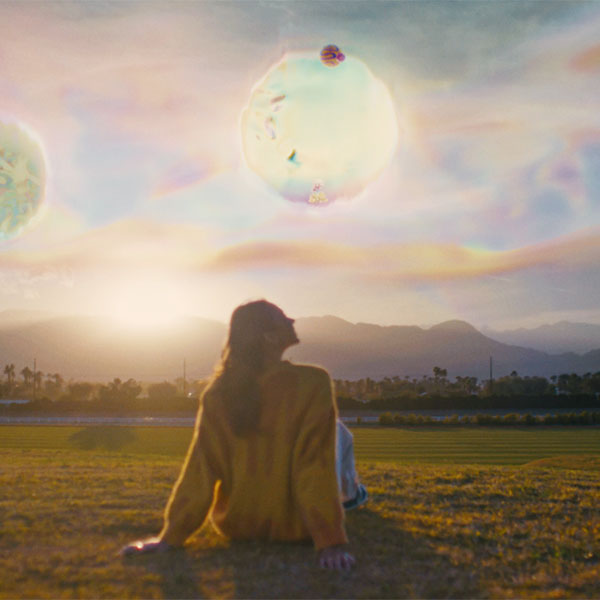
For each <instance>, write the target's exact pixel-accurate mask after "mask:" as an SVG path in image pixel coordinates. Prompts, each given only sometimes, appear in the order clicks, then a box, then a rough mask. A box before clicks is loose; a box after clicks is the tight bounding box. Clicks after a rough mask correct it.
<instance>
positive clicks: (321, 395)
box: [292, 369, 348, 566]
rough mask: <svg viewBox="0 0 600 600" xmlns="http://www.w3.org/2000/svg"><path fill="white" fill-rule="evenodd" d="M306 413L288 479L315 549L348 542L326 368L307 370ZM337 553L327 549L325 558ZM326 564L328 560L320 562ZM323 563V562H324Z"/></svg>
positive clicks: (331, 396)
mask: <svg viewBox="0 0 600 600" xmlns="http://www.w3.org/2000/svg"><path fill="white" fill-rule="evenodd" d="M311 379H312V381H311V382H310V383H311V385H309V386H307V387H306V391H303V393H304V394H306V395H307V396H308V397H305V398H299V399H298V401H300V402H306V403H307V409H306V415H305V418H304V419H303V423H302V427H301V430H300V432H299V434H298V437H297V439H296V442H295V445H294V452H293V467H292V468H293V472H292V482H293V489H294V496H295V499H296V502H297V503H298V505H299V508H300V511H301V514H302V517H303V519H304V522H305V524H306V526H307V528H308V530H309V532H310V534H311V536H312V538H313V541H314V543H315V547H316V549H317V550H319V551H321V553H322V552H323V551H324V549H326V548H327V549H330V548H331V547H337V546H340V545H342V544H345V543H347V542H348V538H347V537H346V532H345V530H344V514H343V510H342V506H341V502H340V497H339V490H338V482H337V475H336V471H335V436H336V417H337V411H336V408H335V403H334V399H333V393H332V387H331V380H330V378H329V375H328V374H327V372H326V371H323V370H321V369H318V370H317V369H315V370H314V371H311ZM332 553H333V554H336V555H337V551H333V550H328V551H327V552H326V553H325V556H326V557H329V556H332ZM324 562H325V563H327V564H329V563H330V561H329V559H328V558H327V560H325V561H324ZM325 566H327V565H325Z"/></svg>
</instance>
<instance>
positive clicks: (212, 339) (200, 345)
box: [0, 312, 600, 381]
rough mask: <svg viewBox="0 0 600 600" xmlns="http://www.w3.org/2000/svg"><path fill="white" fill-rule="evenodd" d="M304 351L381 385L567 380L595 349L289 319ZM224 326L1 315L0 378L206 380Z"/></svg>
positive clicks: (594, 357) (467, 329) (311, 359)
mask: <svg viewBox="0 0 600 600" xmlns="http://www.w3.org/2000/svg"><path fill="white" fill-rule="evenodd" d="M296 329H297V331H298V336H299V338H300V340H301V343H300V344H299V345H298V346H294V347H293V348H290V349H289V350H288V351H287V353H286V357H287V358H290V359H292V360H293V361H295V362H308V363H315V364H320V365H322V366H324V367H326V368H327V369H329V371H330V372H331V374H332V376H333V377H335V378H342V379H359V378H362V377H371V378H382V377H385V376H393V375H399V376H400V377H404V376H405V375H409V376H411V377H421V376H422V375H430V374H431V373H432V369H433V367H434V366H439V367H442V368H445V369H447V370H448V375H449V376H450V377H451V378H453V377H454V376H456V375H471V376H475V377H478V378H480V379H486V378H487V377H488V376H489V357H490V356H493V363H494V376H495V377H500V376H502V375H507V374H509V373H510V372H511V371H513V370H514V371H517V372H518V373H519V374H520V375H543V376H546V377H549V376H551V375H558V374H560V373H565V372H569V373H571V372H576V373H580V374H583V373H586V372H596V371H600V349H599V350H595V351H593V352H588V353H586V354H584V355H578V354H575V353H572V352H570V353H563V354H560V355H550V354H547V353H544V352H540V351H538V350H533V349H528V348H524V347H520V346H514V345H508V344H504V343H501V342H499V341H496V340H493V339H491V338H490V337H487V336H485V335H483V334H482V333H481V332H479V331H477V329H475V328H474V327H473V326H471V325H469V324H468V323H466V322H464V321H447V322H445V323H440V324H438V325H434V326H433V327H430V328H429V329H423V328H421V327H416V326H380V325H373V324H368V323H356V324H353V323H350V322H348V321H344V320H343V319H340V318H338V317H333V316H325V317H309V318H300V319H298V320H297V321H296ZM225 336H226V326H225V324H223V323H220V322H217V321H211V320H207V319H201V318H196V317H189V318H187V319H185V320H183V321H182V322H181V323H180V324H179V325H178V326H177V327H175V328H174V329H173V330H171V331H169V332H166V331H146V332H137V333H136V334H134V333H133V332H129V333H127V332H125V331H123V330H119V328H118V327H117V325H116V324H115V323H113V322H111V321H110V320H108V319H106V318H103V317H81V316H79V317H75V316H73V317H56V316H54V317H47V316H45V315H39V314H36V315H35V318H34V317H33V316H32V315H29V316H27V318H26V315H18V314H12V315H10V314H6V312H5V313H0V376H2V370H3V368H4V365H5V364H7V363H9V362H12V363H14V364H15V365H16V367H17V370H19V371H20V369H21V368H23V367H24V366H25V365H29V366H30V367H31V366H32V365H33V359H34V358H36V359H37V366H38V369H40V370H41V371H43V372H44V373H54V372H58V373H60V374H61V375H63V377H65V378H67V379H69V378H72V379H75V380H88V381H109V380H112V379H113V378H114V377H119V378H121V379H128V378H129V377H133V378H134V379H137V380H141V381H162V380H164V379H167V380H173V379H175V378H176V377H179V376H181V374H182V371H183V360H184V359H186V361H187V373H188V376H189V377H190V378H191V377H194V378H200V377H205V376H207V375H208V374H210V373H211V371H212V369H213V367H214V365H215V364H216V362H217V361H218V359H219V356H220V353H221V348H222V346H223V343H224V341H225Z"/></svg>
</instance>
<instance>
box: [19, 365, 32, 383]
mask: <svg viewBox="0 0 600 600" xmlns="http://www.w3.org/2000/svg"><path fill="white" fill-rule="evenodd" d="M21 375H23V382H24V383H25V386H28V385H29V382H30V381H31V378H32V377H33V371H32V370H31V369H30V368H29V367H24V368H23V369H21Z"/></svg>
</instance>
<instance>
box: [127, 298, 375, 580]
mask: <svg viewBox="0 0 600 600" xmlns="http://www.w3.org/2000/svg"><path fill="white" fill-rule="evenodd" d="M293 323H294V321H293V319H289V318H288V317H286V316H285V314H284V313H283V311H281V310H280V309H279V308H278V307H277V306H275V305H274V304H270V303H269V302H266V301H265V300H259V301H257V302H250V303H248V304H245V305H242V306H239V307H238V308H237V309H236V310H235V311H234V313H233V315H232V317H231V323H230V328H229V337H228V340H227V344H226V346H225V349H224V350H223V355H222V360H221V364H220V366H219V367H218V368H217V370H216V371H215V374H214V376H213V378H212V380H211V382H210V384H209V385H208V387H207V389H206V390H205V392H204V394H203V397H202V402H201V406H200V410H199V412H198V417H197V420H196V426H195V431H194V437H193V439H192V443H191V446H190V449H189V451H188V454H187V458H186V460H185V463H184V466H183V469H182V472H181V475H180V476H179V479H178V481H177V483H176V484H175V487H174V489H173V492H172V494H171V498H170V499H169V502H168V504H167V508H166V511H165V521H164V527H163V529H162V531H161V532H160V534H159V535H158V536H157V537H155V538H151V539H148V540H145V541H140V542H135V543H133V544H131V545H129V546H127V547H126V548H124V550H123V553H124V554H125V555H135V554H140V553H145V552H151V551H162V550H167V549H170V548H173V547H178V546H182V545H183V544H184V542H185V541H186V539H187V538H188V537H189V536H190V535H191V534H192V533H194V531H196V530H197V529H198V528H199V527H200V526H201V525H202V524H203V523H204V521H205V519H206V517H207V516H208V513H209V511H210V512H211V514H210V518H211V521H212V523H213V525H214V526H215V528H216V529H217V530H218V531H219V532H220V533H222V534H224V535H226V536H228V537H230V538H232V539H267V540H278V541H296V540H305V539H309V538H312V540H313V542H314V545H315V547H316V549H317V551H318V553H319V564H320V565H321V566H322V567H325V568H332V569H349V568H350V567H351V566H352V565H353V564H354V558H353V557H352V555H350V554H349V553H348V552H346V551H345V549H344V545H345V544H346V543H347V542H348V539H347V537H346V532H345V530H344V516H343V510H342V502H344V507H345V508H347V509H348V508H353V507H354V506H358V505H359V504H362V503H363V502H365V501H366V497H367V494H366V491H365V488H364V487H363V486H362V485H360V484H359V483H358V479H357V477H356V473H355V470H354V456H353V451H352V435H351V434H350V432H349V431H348V430H347V429H346V428H345V427H344V426H343V425H342V424H341V422H339V421H337V411H336V406H335V401H334V399H333V394H332V386H331V380H330V378H329V375H328V373H327V372H326V371H325V370H323V369H320V368H318V367H313V366H307V365H293V364H291V363H290V362H288V361H283V360H282V359H281V357H282V354H283V352H284V351H285V350H286V348H289V347H290V346H292V345H294V344H297V343H298V338H297V336H296V332H295V330H294V326H293ZM336 432H337V464H336ZM213 500H214V503H213ZM211 507H212V511H211Z"/></svg>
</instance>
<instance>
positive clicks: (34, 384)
mask: <svg viewBox="0 0 600 600" xmlns="http://www.w3.org/2000/svg"><path fill="white" fill-rule="evenodd" d="M36 373H37V359H36V358H34V359H33V399H34V400H35V386H36V376H35V374H36Z"/></svg>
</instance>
